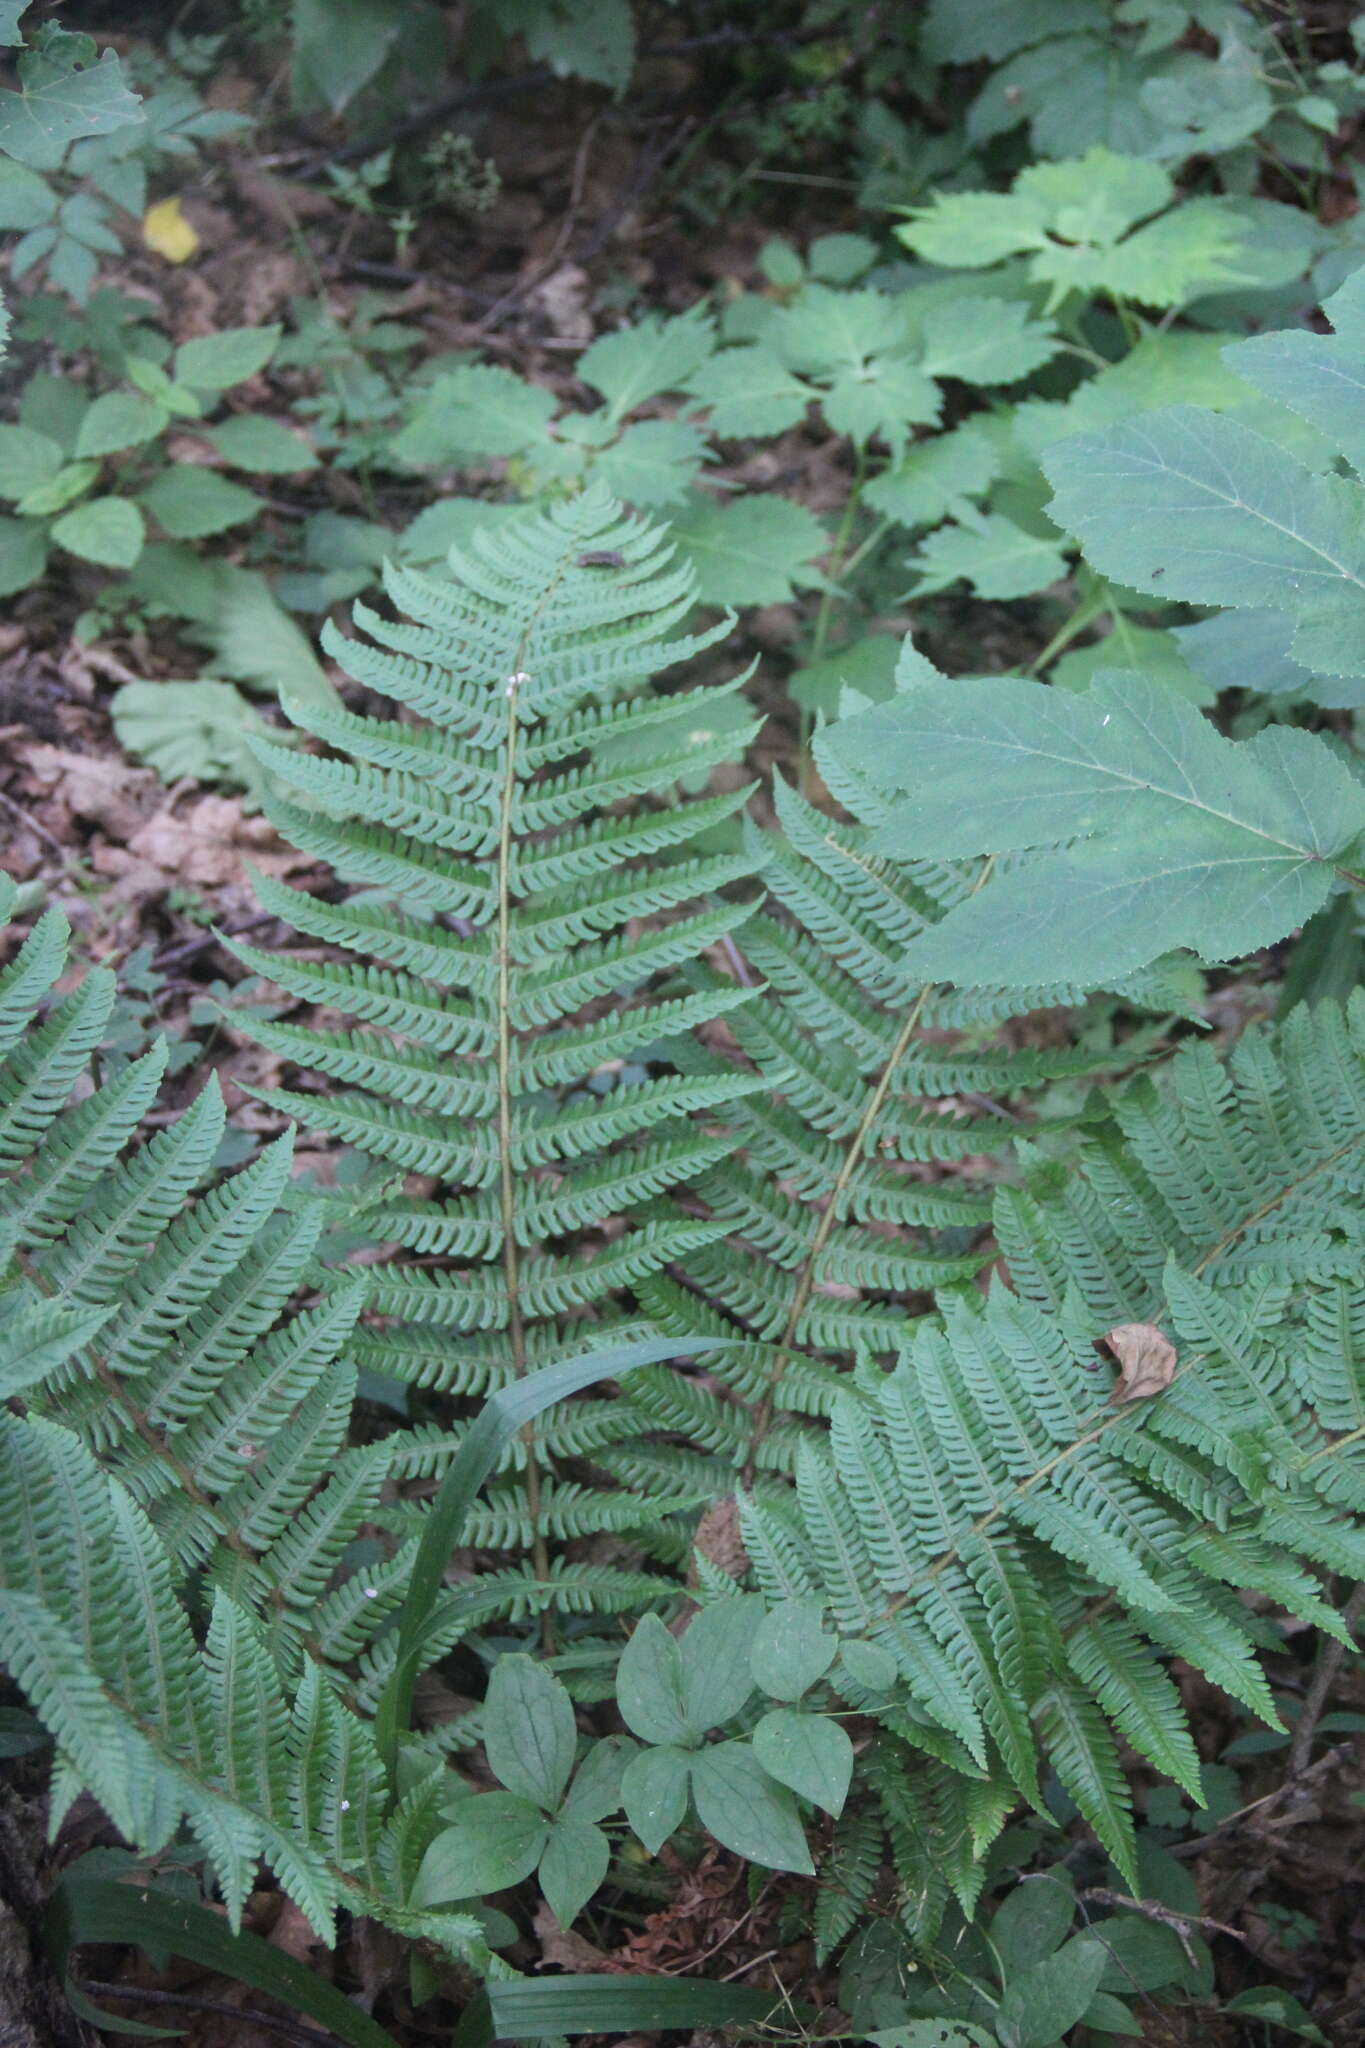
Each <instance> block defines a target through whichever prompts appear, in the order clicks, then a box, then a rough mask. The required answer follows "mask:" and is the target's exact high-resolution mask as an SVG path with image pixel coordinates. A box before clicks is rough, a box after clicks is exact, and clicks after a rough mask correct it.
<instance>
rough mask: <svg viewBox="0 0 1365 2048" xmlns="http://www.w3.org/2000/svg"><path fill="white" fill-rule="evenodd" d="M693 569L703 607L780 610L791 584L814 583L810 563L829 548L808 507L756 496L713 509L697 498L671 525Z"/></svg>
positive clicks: (713, 505) (706, 500) (710, 502)
mask: <svg viewBox="0 0 1365 2048" xmlns="http://www.w3.org/2000/svg"><path fill="white" fill-rule="evenodd" d="M672 537H673V539H674V540H675V541H677V542H678V544H679V547H680V549H681V551H682V553H683V554H684V555H685V556H686V557H687V559H688V560H689V561H690V562H691V563H692V564H693V566H694V567H695V569H696V571H697V576H698V578H699V585H698V591H697V595H698V596H699V597H700V599H701V601H702V602H703V604H714V605H732V604H743V605H751V604H785V603H786V602H787V600H788V599H789V598H790V597H791V596H792V586H793V584H797V583H815V582H818V581H819V577H818V574H817V572H816V570H815V566H814V563H815V557H816V556H817V555H820V554H823V553H824V551H825V549H826V548H827V547H828V546H829V540H828V537H827V535H826V533H825V530H824V528H823V527H822V526H821V524H820V522H819V520H818V519H817V518H816V516H815V514H814V513H813V512H812V511H811V510H810V509H809V507H808V506H805V505H798V504H796V503H795V502H794V501H793V500H792V499H790V498H766V497H763V496H761V495H760V494H759V493H758V492H754V493H753V495H752V496H750V497H745V498H740V499H739V500H738V501H737V502H734V503H731V504H729V505H718V504H716V503H715V502H714V500H712V499H710V498H703V497H702V496H701V494H700V493H699V492H698V493H697V494H696V495H695V496H694V498H693V502H692V503H691V504H690V505H689V506H688V507H687V508H686V510H685V511H684V512H683V513H682V514H681V515H680V516H679V517H678V518H677V519H676V520H675V521H674V522H673V527H672Z"/></svg>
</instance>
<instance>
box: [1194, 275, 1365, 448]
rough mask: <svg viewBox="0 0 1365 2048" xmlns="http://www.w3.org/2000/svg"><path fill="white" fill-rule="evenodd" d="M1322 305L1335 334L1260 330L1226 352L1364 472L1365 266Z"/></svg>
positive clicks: (1232, 363) (1250, 379) (1238, 369)
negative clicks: (1317, 428)
mask: <svg viewBox="0 0 1365 2048" xmlns="http://www.w3.org/2000/svg"><path fill="white" fill-rule="evenodd" d="M1323 311H1324V312H1325V313H1326V315H1327V317H1328V319H1329V320H1330V321H1331V323H1332V325H1333V327H1334V328H1335V329H1336V332H1335V333H1334V334H1309V333H1308V332H1307V331H1306V330H1304V329H1299V330H1296V331H1292V332H1290V333H1286V334H1258V335H1255V336H1253V338H1252V339H1251V340H1250V341H1239V342H1236V343H1234V345H1233V346H1232V347H1231V348H1229V349H1228V350H1226V351H1225V353H1226V355H1227V359H1228V364H1229V367H1230V368H1231V369H1233V370H1235V371H1236V373H1237V375H1238V376H1239V377H1245V378H1246V379H1247V381H1248V382H1249V383H1252V384H1255V385H1257V386H1258V387H1259V388H1260V389H1261V390H1262V391H1264V392H1265V393H1266V394H1267V396H1268V397H1270V398H1275V399H1278V400H1279V402H1280V403H1281V405H1288V406H1292V407H1293V409H1294V411H1295V412H1297V413H1301V414H1302V415H1303V417H1304V418H1305V419H1308V420H1311V421H1312V422H1313V425H1314V426H1316V427H1321V428H1322V429H1323V431H1324V432H1325V433H1327V434H1328V435H1330V436H1331V439H1332V445H1333V446H1334V447H1336V448H1340V450H1341V452H1342V453H1343V455H1345V457H1346V458H1347V460H1348V461H1349V462H1350V464H1351V466H1352V468H1353V469H1355V470H1356V471H1358V472H1359V474H1360V475H1362V476H1365V268H1362V269H1360V270H1357V271H1356V273H1355V275H1354V276H1353V277H1350V278H1348V279H1347V281H1346V283H1345V284H1344V285H1343V286H1342V287H1341V290H1340V291H1339V292H1334V293H1333V295H1332V297H1331V298H1330V299H1328V300H1327V302H1326V304H1325V305H1324V307H1323Z"/></svg>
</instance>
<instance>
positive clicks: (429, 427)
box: [391, 363, 557, 469]
mask: <svg viewBox="0 0 1365 2048" xmlns="http://www.w3.org/2000/svg"><path fill="white" fill-rule="evenodd" d="M556 410H557V407H556V402H555V396H554V393H553V392H552V391H544V390H542V389H541V387H540V386H539V385H537V384H528V383H526V381H525V380H524V379H523V378H521V377H516V376H514V375H513V374H512V372H511V371H510V370H504V369H501V368H499V367H498V366H497V365H496V364H492V363H465V364H462V365H461V367H460V368H459V369H458V370H451V371H450V372H449V373H448V374H447V375H446V376H444V377H437V378H436V379H435V380H434V381H433V383H432V384H431V385H430V386H429V387H428V389H427V390H426V391H424V392H423V393H422V395H421V397H420V398H419V399H418V401H417V404H416V406H415V407H414V409H413V411H412V413H411V415H410V416H409V418H408V420H407V422H406V424H405V425H404V426H403V428H402V429H401V431H400V432H399V433H397V434H396V435H395V436H394V438H393V441H392V443H391V447H392V451H393V453H394V455H395V456H396V457H397V458H398V460H399V461H400V462H405V463H409V464H410V465H411V466H412V467H413V468H414V469H435V468H439V467H440V466H441V465H442V464H443V463H449V462H458V461H459V460H461V459H462V458H463V457H465V456H469V455H519V454H521V453H523V452H524V451H525V450H526V449H529V448H531V447H534V446H536V445H538V444H540V443H542V442H544V441H546V440H547V439H548V429H549V423H550V421H551V419H552V418H553V417H554V414H555V411H556Z"/></svg>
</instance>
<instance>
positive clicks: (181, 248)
mask: <svg viewBox="0 0 1365 2048" xmlns="http://www.w3.org/2000/svg"><path fill="white" fill-rule="evenodd" d="M142 239H143V241H144V242H145V243H146V244H147V247H148V248H149V249H154V250H155V251H156V253H157V255H158V256H164V257H165V259H166V261H167V262H168V263H186V262H188V260H189V258H190V257H191V256H193V254H194V252H195V250H196V249H197V248H198V247H199V237H198V235H197V234H196V233H195V232H194V229H193V228H192V227H191V226H190V224H189V222H188V221H187V220H186V218H185V216H184V214H183V213H182V212H181V211H180V201H179V200H178V199H158V201H157V203H156V205H155V206H149V207H148V208H147V211H146V213H145V214H144V215H143V218H142Z"/></svg>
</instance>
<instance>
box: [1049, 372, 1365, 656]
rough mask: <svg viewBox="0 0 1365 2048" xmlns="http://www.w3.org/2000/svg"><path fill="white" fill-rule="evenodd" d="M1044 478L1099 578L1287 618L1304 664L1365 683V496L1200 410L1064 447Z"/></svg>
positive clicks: (1157, 417) (1056, 512)
mask: <svg viewBox="0 0 1365 2048" xmlns="http://www.w3.org/2000/svg"><path fill="white" fill-rule="evenodd" d="M1044 468H1045V470H1046V472H1047V475H1048V479H1049V481H1050V482H1051V483H1052V485H1053V488H1054V490H1055V492H1056V495H1055V497H1054V498H1053V501H1052V504H1051V505H1050V507H1049V508H1048V509H1049V512H1050V514H1051V516H1052V517H1053V518H1054V519H1056V521H1057V523H1058V524H1059V525H1060V526H1063V527H1065V528H1066V529H1067V530H1068V531H1069V532H1071V533H1074V534H1075V535H1076V536H1077V538H1078V539H1079V540H1080V541H1081V542H1082V544H1083V545H1084V547H1085V551H1086V555H1087V558H1088V560H1089V561H1090V562H1091V563H1092V564H1093V566H1094V567H1095V568H1097V569H1099V570H1100V571H1101V573H1102V574H1104V575H1106V576H1112V577H1114V578H1115V580H1116V581H1119V582H1122V583H1126V584H1128V585H1129V586H1130V587H1131V588H1133V589H1136V590H1150V591H1153V592H1155V593H1158V594H1159V595H1161V596H1163V597H1167V598H1184V599H1186V600H1188V601H1189V602H1191V603H1194V604H1228V605H1248V606H1254V607H1255V608H1257V609H1262V610H1264V609H1266V608H1271V609H1274V610H1277V611H1285V612H1289V613H1291V614H1292V615H1293V616H1294V617H1295V618H1296V619H1297V620H1298V630H1297V632H1296V634H1295V637H1294V642H1293V650H1292V651H1293V655H1294V659H1295V660H1296V661H1299V662H1301V663H1302V664H1303V666H1304V667H1305V668H1309V669H1318V670H1320V671H1322V672H1324V673H1327V674H1334V675H1362V674H1365V641H1362V638H1361V635H1360V631H1359V618H1360V607H1361V601H1362V593H1365V537H1363V536H1362V528H1361V519H1360V495H1359V487H1358V486H1357V485H1354V484H1352V483H1350V482H1348V481H1347V480H1346V479H1345V478H1343V477H1332V476H1314V475H1312V474H1311V473H1310V472H1309V471H1307V470H1305V469H1304V468H1303V467H1302V465H1301V464H1299V463H1296V462H1294V461H1293V460H1292V458H1290V457H1288V456H1287V455H1286V454H1285V453H1284V451H1283V450H1282V449H1280V448H1277V447H1276V446H1275V445H1274V444H1273V442H1270V441H1267V440H1265V439H1264V438H1263V437H1262V436H1261V435H1260V434H1256V433H1253V432H1252V431H1251V429H1250V428H1248V427H1244V426H1242V425H1241V424H1240V423H1239V422H1237V421H1235V420H1229V419H1224V418H1223V417H1221V416H1220V415H1219V414H1217V413H1212V412H1203V411H1200V410H1198V409H1197V408H1195V407H1193V406H1171V407H1169V408H1168V409H1167V410H1165V411H1162V412H1153V413H1147V414H1145V415H1144V416H1143V417H1142V418H1141V419H1136V420H1131V421H1129V422H1127V423H1126V424H1125V425H1121V426H1117V427H1113V428H1111V429H1110V430H1109V431H1108V432H1107V433H1104V434H1096V435H1083V436H1078V437H1076V438H1074V439H1071V440H1067V441H1062V442H1059V443H1058V444H1057V446H1056V447H1055V448H1053V449H1051V450H1049V451H1048V453H1047V454H1046V456H1045V457H1044Z"/></svg>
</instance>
